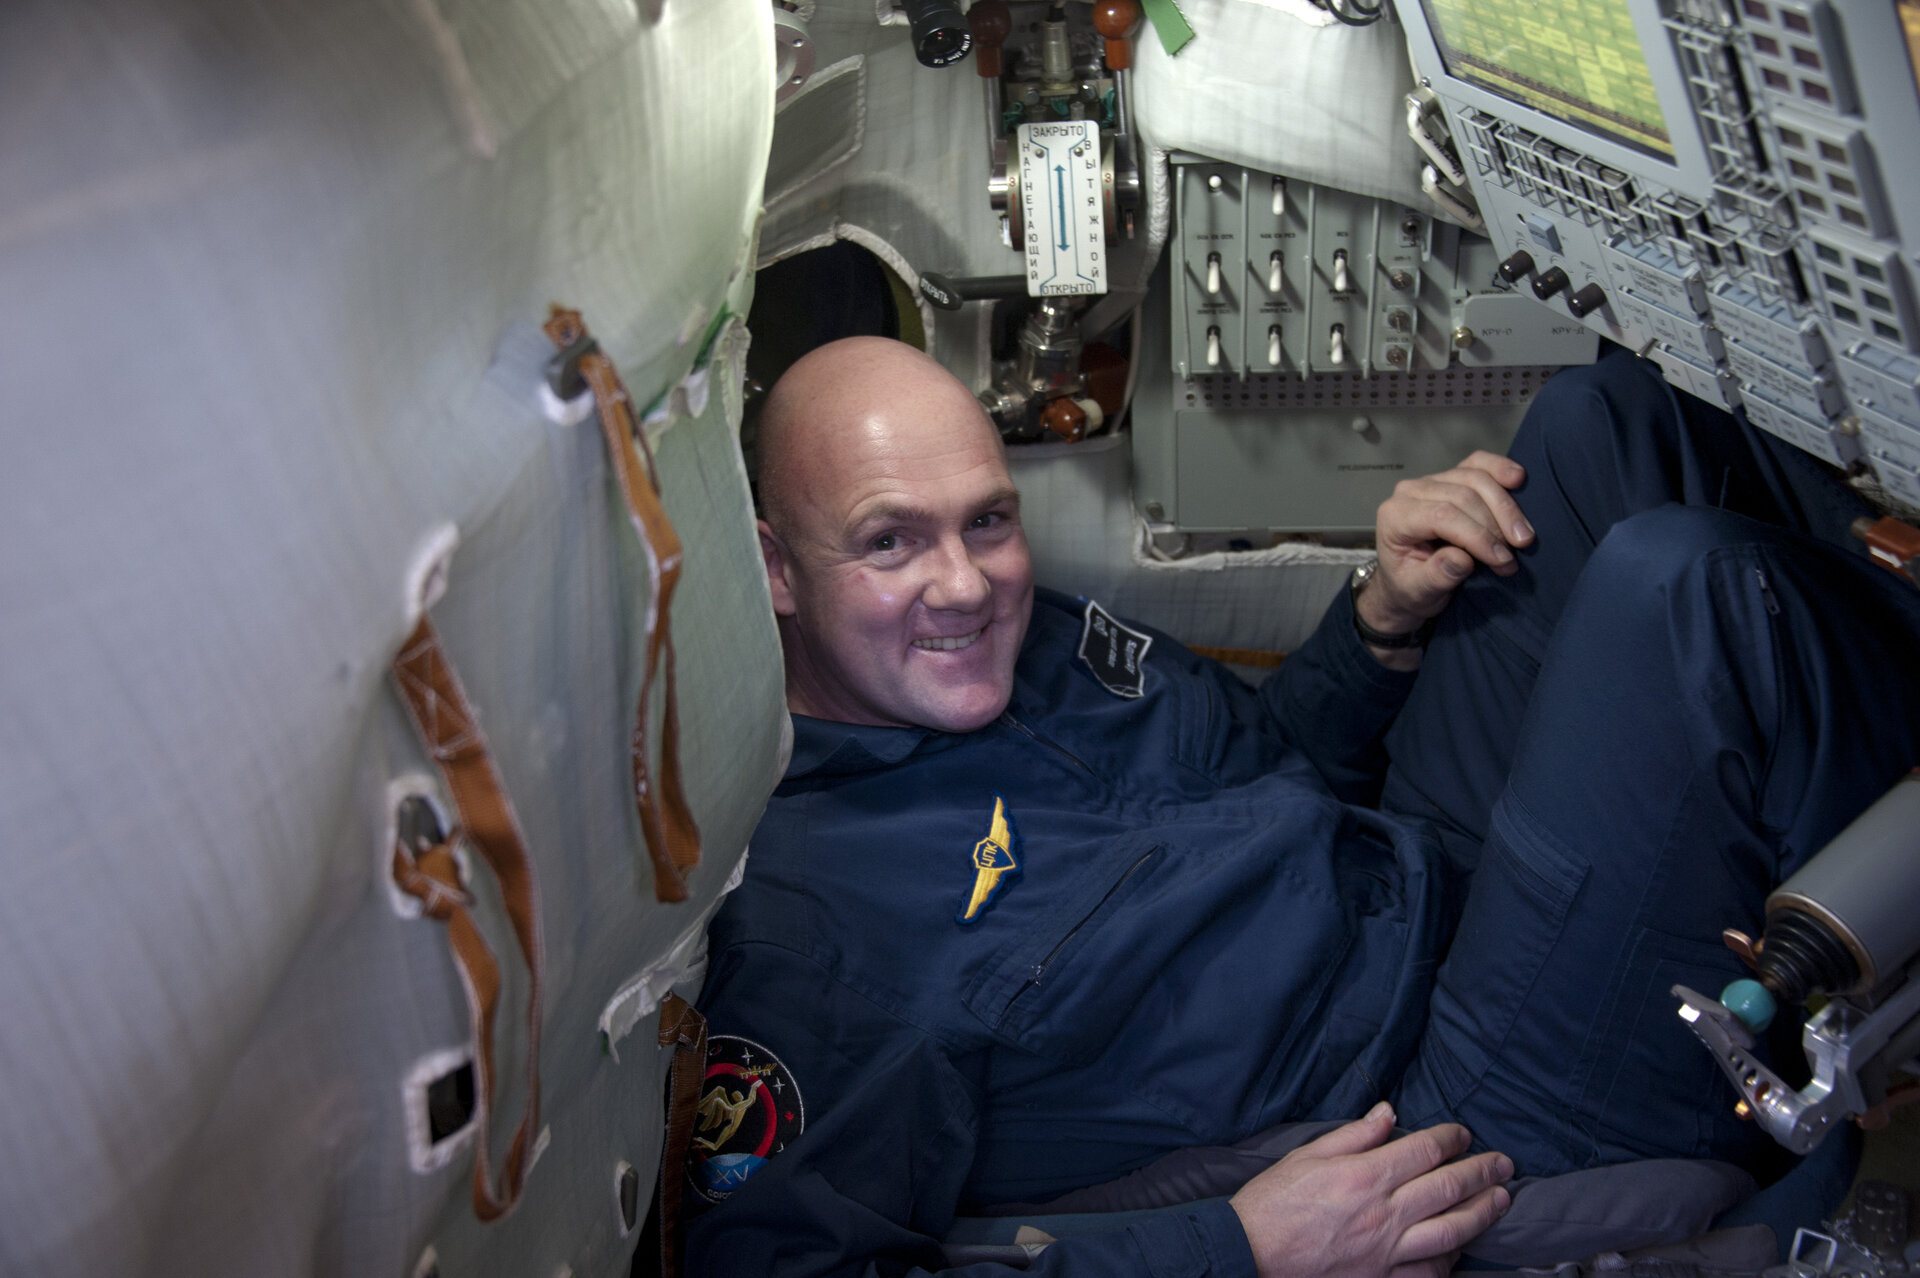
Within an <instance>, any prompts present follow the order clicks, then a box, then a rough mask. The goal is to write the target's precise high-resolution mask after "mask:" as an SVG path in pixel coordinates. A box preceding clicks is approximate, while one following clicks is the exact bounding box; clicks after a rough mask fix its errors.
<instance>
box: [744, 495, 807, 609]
mask: <svg viewBox="0 0 1920 1278" xmlns="http://www.w3.org/2000/svg"><path fill="white" fill-rule="evenodd" d="M755 522H756V523H757V524H758V525H759V528H760V558H761V560H762V562H764V563H765V564H766V566H767V588H768V589H769V590H771V591H772V592H773V612H774V615H775V616H777V617H791V616H793V615H794V613H795V612H797V611H799V609H798V607H797V606H796V605H795V603H794V594H793V581H792V577H791V574H792V571H793V561H792V556H790V555H789V554H788V553H787V548H786V547H785V546H784V545H782V544H781V541H780V538H779V536H778V535H777V534H775V532H774V531H773V529H772V528H771V527H769V526H768V524H767V521H766V520H764V519H761V520H756V521H755Z"/></svg>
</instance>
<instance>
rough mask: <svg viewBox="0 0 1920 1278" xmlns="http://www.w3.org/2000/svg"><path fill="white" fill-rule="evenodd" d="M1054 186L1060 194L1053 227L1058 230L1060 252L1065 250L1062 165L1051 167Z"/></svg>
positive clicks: (1065, 187) (1065, 185)
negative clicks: (1058, 208) (1057, 215)
mask: <svg viewBox="0 0 1920 1278" xmlns="http://www.w3.org/2000/svg"><path fill="white" fill-rule="evenodd" d="M1053 182H1054V186H1055V187H1057V188H1058V189H1059V193H1060V215H1059V218H1058V220H1057V221H1056V222H1055V225H1056V226H1058V227H1059V228H1060V251H1061V252H1063V253H1064V252H1066V249H1067V169H1066V166H1065V165H1063V164H1056V165H1054V166H1053Z"/></svg>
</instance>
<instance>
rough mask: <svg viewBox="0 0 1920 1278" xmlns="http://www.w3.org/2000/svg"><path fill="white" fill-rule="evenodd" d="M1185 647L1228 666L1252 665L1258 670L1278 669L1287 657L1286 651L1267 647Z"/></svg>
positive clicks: (1195, 644)
mask: <svg viewBox="0 0 1920 1278" xmlns="http://www.w3.org/2000/svg"><path fill="white" fill-rule="evenodd" d="M1187 647H1188V648H1189V649H1190V650H1192V651H1194V652H1197V653H1199V654H1200V655H1201V656H1203V657H1212V658H1213V659H1214V660H1215V661H1224V662H1226V663H1227V664H1228V665H1230V666H1253V667H1254V668H1256V669H1260V670H1278V669H1279V668H1280V663H1281V662H1282V661H1285V660H1286V659H1287V654H1286V653H1284V652H1274V651H1273V650H1271V649H1269V648H1210V647H1208V646H1207V645H1206V644H1203V643H1190V644H1188V645H1187Z"/></svg>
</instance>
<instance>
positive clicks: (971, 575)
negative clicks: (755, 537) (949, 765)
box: [760, 338, 1033, 732]
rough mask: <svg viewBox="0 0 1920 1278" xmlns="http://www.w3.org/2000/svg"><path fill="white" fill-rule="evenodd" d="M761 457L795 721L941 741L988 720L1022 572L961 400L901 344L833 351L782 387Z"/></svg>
mask: <svg viewBox="0 0 1920 1278" xmlns="http://www.w3.org/2000/svg"><path fill="white" fill-rule="evenodd" d="M761 457H762V467H761V495H762V503H763V505H764V506H765V508H766V512H767V515H768V519H767V520H763V521H762V522H761V524H760V544H761V550H762V553H763V556H764V558H765V560H766V566H767V577H768V582H769V584H770V585H771V587H772V591H773V604H774V612H775V613H776V614H778V616H779V621H780V638H781V645H782V648H783V649H784V651H785V655H786V662H787V705H788V708H789V709H791V710H793V711H794V712H796V713H799V714H806V715H812V716H814V717H816V718H821V719H834V720H838V721H840V722H843V723H864V724H881V725H888V726H896V727H898V726H908V725H918V726H921V727H929V728H938V729H941V730H943V731H947V732H966V731H971V730H972V729H974V728H978V727H981V726H982V725H984V724H986V723H989V722H991V721H992V720H993V719H994V718H995V717H997V716H998V715H999V714H1000V712H1001V711H1002V710H1004V709H1005V708H1006V705H1007V700H1008V698H1009V697H1010V696H1011V695H1012V691H1013V666H1014V662H1015V661H1016V660H1017V659H1018V657H1019V655H1020V643H1021V640H1022V639H1023V638H1024V637H1025V636H1026V631H1027V620H1028V617H1029V616H1030V615H1031V613H1032V609H1033V564H1032V560H1031V558H1030V557H1029V555H1028V552H1027V541H1026V535H1025V533H1024V532H1023V531H1022V530H1021V527H1020V496H1019V494H1018V493H1017V492H1015V491H1014V487H1013V480H1012V477H1011V476H1010V475H1009V474H1008V473H1007V464H1006V458H1005V456H1004V454H1003V453H1002V451H1001V447H1000V440H999V436H998V435H997V434H996V433H995V432H994V429H993V426H992V424H991V423H990V422H989V421H988V420H987V417H986V414H985V413H984V412H983V411H982V410H981V408H980V405H979V403H978V401H976V400H975V399H974V397H973V396H972V395H971V394H970V393H968V391H967V389H966V387H964V386H962V385H961V384H960V383H959V382H958V381H956V380H954V378H953V377H951V376H950V375H949V374H948V373H947V372H946V371H945V370H944V369H942V368H941V367H940V366H939V365H938V364H936V363H935V362H934V361H933V360H931V359H930V358H928V357H927V356H925V355H923V354H921V353H920V352H918V351H916V350H914V349H913V348H912V347H909V346H905V345H903V344H901V343H898V342H889V341H885V340H884V339H880V338H852V339H848V340H847V341H842V342H835V343H833V344H831V345H829V346H824V347H821V348H820V349H819V350H817V351H814V352H813V353H812V354H810V355H808V356H807V357H806V358H805V359H803V360H801V361H800V362H798V363H796V364H795V365H794V367H793V368H792V369H791V370H789V371H788V373H787V375H786V376H785V377H784V378H782V379H781V382H780V384H779V385H778V386H777V387H775V389H774V393H773V396H772V397H771V398H770V399H769V401H768V404H767V409H766V413H765V415H764V416H763V418H762V433H761Z"/></svg>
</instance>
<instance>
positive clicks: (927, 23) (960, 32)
mask: <svg viewBox="0 0 1920 1278" xmlns="http://www.w3.org/2000/svg"><path fill="white" fill-rule="evenodd" d="M904 3H905V5H906V10H907V25H908V27H909V28H910V29H911V30H912V32H913V54H914V56H915V57H917V58H919V59H920V65H921V66H924V67H944V66H946V65H948V64H949V63H953V62H958V61H959V60H960V59H962V58H964V57H966V56H967V51H968V50H969V49H971V48H973V30H972V28H970V27H968V26H967V19H966V17H965V15H963V14H962V13H961V12H960V6H959V4H958V3H956V0H904Z"/></svg>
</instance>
